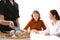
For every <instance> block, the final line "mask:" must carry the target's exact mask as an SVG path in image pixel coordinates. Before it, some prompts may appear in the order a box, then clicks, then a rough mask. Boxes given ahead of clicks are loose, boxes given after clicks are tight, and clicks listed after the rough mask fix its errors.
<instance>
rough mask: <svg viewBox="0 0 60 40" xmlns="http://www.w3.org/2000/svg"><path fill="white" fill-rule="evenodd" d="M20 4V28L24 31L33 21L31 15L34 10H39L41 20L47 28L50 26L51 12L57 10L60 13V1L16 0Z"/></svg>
mask: <svg viewBox="0 0 60 40" xmlns="http://www.w3.org/2000/svg"><path fill="white" fill-rule="evenodd" d="M15 1H16V2H17V3H18V4H19V11H20V13H19V14H20V28H21V29H23V28H24V27H25V26H26V24H27V23H28V21H29V20H30V19H31V14H32V12H33V11H34V10H38V11H39V12H40V14H41V19H42V20H43V21H44V22H45V24H46V26H50V25H49V11H50V10H51V9H56V10H58V12H60V6H59V5H60V3H59V1H60V0H15Z"/></svg>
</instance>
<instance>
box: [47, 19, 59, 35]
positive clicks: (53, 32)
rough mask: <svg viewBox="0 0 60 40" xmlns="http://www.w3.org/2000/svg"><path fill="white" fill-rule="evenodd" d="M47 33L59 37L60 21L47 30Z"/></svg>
mask: <svg viewBox="0 0 60 40" xmlns="http://www.w3.org/2000/svg"><path fill="white" fill-rule="evenodd" d="M47 31H48V32H50V34H51V35H57V34H59V33H60V20H57V22H56V24H55V25H54V26H53V25H51V26H50V27H48V28H47Z"/></svg>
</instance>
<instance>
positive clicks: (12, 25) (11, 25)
mask: <svg viewBox="0 0 60 40" xmlns="http://www.w3.org/2000/svg"><path fill="white" fill-rule="evenodd" d="M9 27H10V28H12V29H14V23H13V21H9Z"/></svg>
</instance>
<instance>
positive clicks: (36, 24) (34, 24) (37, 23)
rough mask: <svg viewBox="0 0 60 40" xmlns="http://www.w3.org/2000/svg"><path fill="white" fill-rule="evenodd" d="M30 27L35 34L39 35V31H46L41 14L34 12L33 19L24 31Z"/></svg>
mask: <svg viewBox="0 0 60 40" xmlns="http://www.w3.org/2000/svg"><path fill="white" fill-rule="evenodd" d="M29 27H30V31H33V32H35V33H39V32H38V31H42V30H45V29H46V26H45V24H44V22H43V21H42V20H41V19H40V13H39V12H38V11H37V10H34V11H33V14H32V19H31V20H30V21H29V22H28V24H27V25H26V27H25V28H24V30H27V29H28V28H29Z"/></svg>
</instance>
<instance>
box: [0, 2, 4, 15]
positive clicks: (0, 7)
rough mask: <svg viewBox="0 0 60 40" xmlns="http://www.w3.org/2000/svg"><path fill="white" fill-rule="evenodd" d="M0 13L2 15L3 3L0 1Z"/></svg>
mask: <svg viewBox="0 0 60 40" xmlns="http://www.w3.org/2000/svg"><path fill="white" fill-rule="evenodd" d="M0 15H4V8H3V3H2V2H1V1H0Z"/></svg>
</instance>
